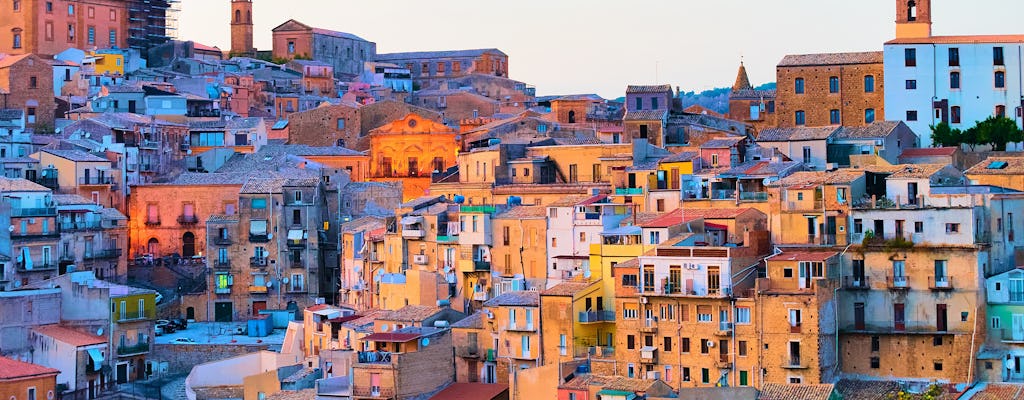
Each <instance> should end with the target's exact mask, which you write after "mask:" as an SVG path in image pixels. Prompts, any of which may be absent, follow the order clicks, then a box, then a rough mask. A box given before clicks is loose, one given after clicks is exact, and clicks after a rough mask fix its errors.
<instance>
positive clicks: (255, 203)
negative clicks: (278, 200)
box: [250, 198, 267, 210]
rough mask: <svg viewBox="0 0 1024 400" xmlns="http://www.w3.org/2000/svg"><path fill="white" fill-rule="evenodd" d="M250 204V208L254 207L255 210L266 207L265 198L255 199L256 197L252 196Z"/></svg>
mask: <svg viewBox="0 0 1024 400" xmlns="http://www.w3.org/2000/svg"><path fill="white" fill-rule="evenodd" d="M250 204H252V208H253V209H255V210H262V209H265V208H267V199H257V198H254V199H252V201H251V203H250Z"/></svg>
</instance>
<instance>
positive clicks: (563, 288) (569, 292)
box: [540, 282, 592, 297]
mask: <svg viewBox="0 0 1024 400" xmlns="http://www.w3.org/2000/svg"><path fill="white" fill-rule="evenodd" d="M591 284H592V283H591V282H562V283H559V284H557V285H555V286H552V287H551V288H550V289H548V290H545V291H543V292H541V293H540V295H541V296H568V297H572V296H575V295H576V293H579V292H581V291H583V290H586V289H587V288H589V287H590V285H591Z"/></svg>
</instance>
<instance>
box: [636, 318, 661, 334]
mask: <svg viewBox="0 0 1024 400" xmlns="http://www.w3.org/2000/svg"><path fill="white" fill-rule="evenodd" d="M639 330H640V332H642V333H654V332H657V331H658V320H657V319H655V318H647V319H645V320H644V322H643V323H642V324H640V327H639Z"/></svg>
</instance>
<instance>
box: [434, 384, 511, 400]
mask: <svg viewBox="0 0 1024 400" xmlns="http://www.w3.org/2000/svg"><path fill="white" fill-rule="evenodd" d="M506 392H508V385H505V384H501V383H453V384H451V385H448V387H446V388H444V390H442V391H440V392H438V393H437V394H435V395H434V397H431V398H430V400H462V399H480V400H491V399H495V398H498V396H501V395H502V394H506ZM505 397H507V394H506V396H502V398H505Z"/></svg>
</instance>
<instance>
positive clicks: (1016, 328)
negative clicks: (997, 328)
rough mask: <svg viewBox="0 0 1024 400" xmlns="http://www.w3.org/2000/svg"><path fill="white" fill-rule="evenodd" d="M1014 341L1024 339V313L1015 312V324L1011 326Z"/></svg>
mask: <svg viewBox="0 0 1024 400" xmlns="http://www.w3.org/2000/svg"><path fill="white" fill-rule="evenodd" d="M1011 331H1012V332H1011V333H1012V335H1013V341H1015V342H1020V341H1024V314H1013V326H1012V327H1011Z"/></svg>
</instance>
